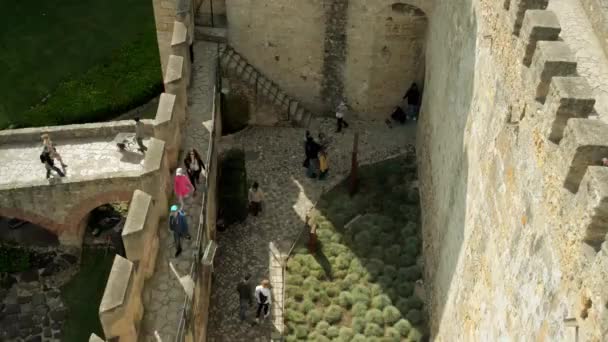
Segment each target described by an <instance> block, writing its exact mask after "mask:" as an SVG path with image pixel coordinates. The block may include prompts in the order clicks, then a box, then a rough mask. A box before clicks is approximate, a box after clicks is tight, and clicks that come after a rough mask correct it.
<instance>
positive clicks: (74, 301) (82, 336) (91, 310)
mask: <svg viewBox="0 0 608 342" xmlns="http://www.w3.org/2000/svg"><path fill="white" fill-rule="evenodd" d="M113 261H114V253H113V252H111V251H108V253H107V255H105V252H104V250H103V249H91V248H85V249H83V251H82V264H81V266H80V271H79V272H78V274H76V276H74V278H72V280H70V282H69V283H67V284H66V285H65V286H64V287H63V288H62V289H61V296H62V297H63V300H64V302H65V304H66V306H67V308H68V319H67V320H66V323H65V328H64V336H63V340H64V341H70V342H71V341H87V340H88V339H89V336H91V333H95V334H97V335H98V336H100V337H102V338H103V336H104V335H103V330H102V328H101V323H100V322H99V314H98V311H99V304H100V303H101V298H102V297H103V291H104V289H105V287H106V282H107V281H108V276H109V275H110V270H111V269H112V263H113Z"/></svg>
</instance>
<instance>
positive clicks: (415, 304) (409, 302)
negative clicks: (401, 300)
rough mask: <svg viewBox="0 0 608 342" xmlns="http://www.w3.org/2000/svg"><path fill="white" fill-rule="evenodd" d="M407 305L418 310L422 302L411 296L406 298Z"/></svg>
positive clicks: (422, 304)
mask: <svg viewBox="0 0 608 342" xmlns="http://www.w3.org/2000/svg"><path fill="white" fill-rule="evenodd" d="M407 305H408V306H409V308H410V309H418V310H420V309H422V307H423V306H424V302H423V301H422V300H421V299H420V298H418V297H416V296H411V297H409V298H408V299H407Z"/></svg>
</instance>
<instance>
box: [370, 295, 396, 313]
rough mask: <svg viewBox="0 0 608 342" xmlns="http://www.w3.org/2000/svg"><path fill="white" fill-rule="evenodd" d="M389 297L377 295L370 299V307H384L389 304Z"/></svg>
mask: <svg viewBox="0 0 608 342" xmlns="http://www.w3.org/2000/svg"><path fill="white" fill-rule="evenodd" d="M391 304H392V302H391V299H390V298H389V297H388V296H387V295H384V294H382V295H379V296H376V297H374V298H373V299H372V308H376V309H380V310H382V309H384V307H386V306H389V305H391Z"/></svg>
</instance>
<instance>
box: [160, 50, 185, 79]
mask: <svg viewBox="0 0 608 342" xmlns="http://www.w3.org/2000/svg"><path fill="white" fill-rule="evenodd" d="M183 68H184V57H182V56H176V55H170V56H169V62H167V72H166V73H165V79H164V80H163V81H164V82H165V84H168V83H173V82H176V81H179V80H181V79H182V76H183Z"/></svg>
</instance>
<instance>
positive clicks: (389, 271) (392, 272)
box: [382, 265, 397, 279]
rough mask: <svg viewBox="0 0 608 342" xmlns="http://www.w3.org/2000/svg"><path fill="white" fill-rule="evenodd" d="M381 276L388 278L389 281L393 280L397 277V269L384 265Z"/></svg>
mask: <svg viewBox="0 0 608 342" xmlns="http://www.w3.org/2000/svg"><path fill="white" fill-rule="evenodd" d="M382 275H383V276H385V277H389V278H390V279H395V278H396V277H397V268H396V267H395V266H393V265H385V266H384V270H383V272H382Z"/></svg>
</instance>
